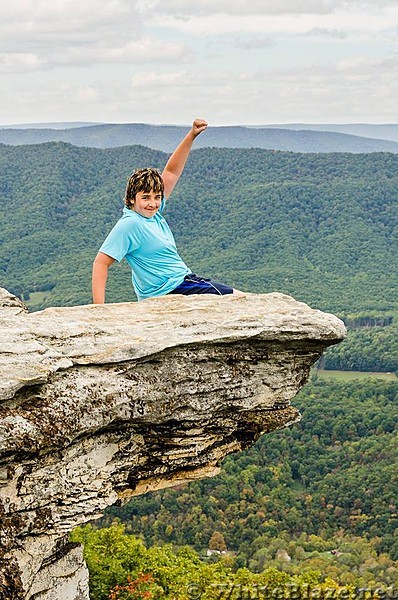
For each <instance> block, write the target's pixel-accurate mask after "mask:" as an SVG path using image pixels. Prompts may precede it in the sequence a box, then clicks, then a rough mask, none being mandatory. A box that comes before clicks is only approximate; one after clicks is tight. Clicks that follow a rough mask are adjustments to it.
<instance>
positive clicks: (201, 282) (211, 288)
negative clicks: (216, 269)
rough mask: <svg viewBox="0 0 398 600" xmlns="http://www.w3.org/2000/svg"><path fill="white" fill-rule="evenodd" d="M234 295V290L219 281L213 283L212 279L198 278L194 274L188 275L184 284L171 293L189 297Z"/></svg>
mask: <svg viewBox="0 0 398 600" xmlns="http://www.w3.org/2000/svg"><path fill="white" fill-rule="evenodd" d="M233 293H234V289H233V288H231V287H230V286H228V285H225V284H224V283H219V282H217V281H212V280H211V279H205V278H203V277H197V275H195V274H194V273H190V274H189V275H187V276H186V277H185V279H184V281H183V282H182V284H181V285H179V286H178V287H177V288H176V289H174V290H172V291H171V292H170V294H183V295H184V296H189V295H191V294H216V295H218V296H226V295H227V294H233Z"/></svg>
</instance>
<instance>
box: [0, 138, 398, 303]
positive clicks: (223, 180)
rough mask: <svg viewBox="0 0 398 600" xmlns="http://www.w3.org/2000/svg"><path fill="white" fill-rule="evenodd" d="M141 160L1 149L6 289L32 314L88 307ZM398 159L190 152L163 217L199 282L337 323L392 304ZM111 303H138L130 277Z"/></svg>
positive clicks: (68, 149) (115, 278)
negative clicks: (98, 261) (98, 263)
mask: <svg viewBox="0 0 398 600" xmlns="http://www.w3.org/2000/svg"><path fill="white" fill-rule="evenodd" d="M166 160H167V156H166V155H165V154H163V153H161V152H156V151H153V150H150V149H148V148H144V147H138V146H135V147H124V148H118V149H106V150H98V149H92V148H77V147H74V146H71V145H67V144H63V143H58V144H57V143H48V144H42V145H37V146H21V147H10V146H0V203H1V204H0V217H1V221H0V222H1V226H0V236H1V245H0V278H1V284H2V285H3V286H5V287H7V288H9V289H11V290H12V291H14V292H17V293H19V294H20V295H24V296H25V298H28V297H29V296H28V295H29V294H31V295H32V292H35V291H45V292H46V294H45V295H46V299H43V294H42V295H39V296H33V295H32V303H31V307H32V308H38V307H40V306H44V305H49V304H52V305H70V304H79V303H87V302H90V299H91V296H90V277H91V265H92V261H93V258H94V256H95V254H96V252H97V249H98V247H99V246H100V244H101V243H102V241H103V239H104V238H105V236H106V234H107V232H108V231H109V230H110V228H111V227H112V225H113V224H114V222H115V221H116V219H117V218H118V217H119V215H120V214H121V209H122V206H123V194H124V187H125V182H126V180H127V177H128V175H129V174H130V172H131V170H132V169H134V168H136V167H139V166H143V165H152V166H156V167H160V168H161V167H162V166H163V165H164V164H165V162H166ZM397 167H398V157H397V156H395V155H393V154H373V155H370V154H365V155H358V156H356V155H352V154H331V155H328V154H307V155H306V154H293V153H288V152H273V151H266V150H253V149H250V150H249V149H247V150H242V149H241V150H236V149H211V150H209V149H206V150H204V149H203V150H196V151H194V152H192V154H191V158H190V161H189V163H188V165H187V167H186V171H185V173H184V176H183V178H182V179H181V181H180V183H179V185H178V187H177V189H176V190H175V192H174V194H173V197H172V199H171V200H170V201H169V205H168V208H167V213H166V215H167V217H168V220H169V222H170V224H171V226H172V229H173V231H174V233H175V236H176V239H177V245H178V247H179V249H180V252H181V254H182V256H183V258H184V259H185V261H186V262H187V264H188V265H189V266H190V268H191V269H192V270H193V271H194V272H197V273H201V274H206V275H208V276H212V277H213V278H215V279H219V280H220V279H221V280H224V281H225V282H228V283H230V284H232V285H233V286H235V287H237V288H240V289H243V290H247V291H252V292H269V291H280V292H285V293H288V294H291V295H293V296H294V297H296V298H297V299H298V300H302V301H304V302H308V303H309V304H311V305H312V306H314V307H319V308H321V309H323V310H326V311H332V312H337V313H339V314H348V313H350V312H356V313H364V312H366V313H368V314H372V313H376V314H383V313H385V314H389V313H391V311H393V312H395V311H396V310H397V305H398V272H397V271H398V270H397V262H396V257H397V255H398V235H397V231H398V229H397V228H398V169H397ZM111 274H112V277H111V280H110V282H109V294H108V301H121V300H129V299H131V298H132V297H133V296H132V288H131V283H130V275H129V272H128V269H127V266H126V265H124V266H123V265H114V266H113V267H112V269H111Z"/></svg>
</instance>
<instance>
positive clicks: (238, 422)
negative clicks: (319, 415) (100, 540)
mask: <svg viewBox="0 0 398 600" xmlns="http://www.w3.org/2000/svg"><path fill="white" fill-rule="evenodd" d="M0 328H1V333H2V345H1V363H0V516H1V526H0V538H1V539H0V542H1V544H0V546H1V550H0V598H3V599H4V600H8V599H12V600H18V599H19V598H27V599H37V600H39V598H40V600H55V599H57V600H58V599H60V598H62V600H88V598H89V596H88V575H87V569H86V567H85V565H84V562H83V559H82V554H81V548H80V547H77V546H76V544H70V543H69V542H68V533H69V532H70V531H71V529H73V528H74V527H75V526H77V525H79V524H82V523H84V522H87V521H89V520H91V519H95V518H97V517H99V516H101V514H102V512H103V511H104V509H105V508H106V507H107V506H110V505H112V504H116V503H123V502H125V501H127V500H128V498H129V497H131V496H132V495H137V494H142V493H145V492H147V491H150V490H155V489H160V488H164V487H167V486H174V485H177V484H179V483H181V482H184V481H189V480H192V479H197V478H202V477H207V476H212V475H215V474H217V472H218V466H217V465H218V464H219V463H220V461H221V460H222V459H223V457H224V456H226V455H227V454H229V453H230V452H235V451H238V450H242V449H244V448H246V447H248V446H249V445H250V444H252V443H253V442H254V441H255V440H256V439H257V438H258V437H259V436H260V435H262V434H263V433H267V432H269V431H273V430H275V429H280V428H282V427H286V426H287V425H290V424H292V423H294V422H296V421H298V420H299V414H298V411H297V410H296V409H295V408H293V407H292V406H291V405H290V400H291V398H293V397H294V396H295V394H296V393H297V392H298V390H299V389H300V388H301V387H302V386H303V384H304V383H305V382H306V381H307V378H308V374H309V369H310V367H311V365H312V364H313V363H314V362H315V361H316V360H317V359H318V358H319V356H320V355H321V353H322V352H323V350H324V349H325V348H326V347H327V346H329V345H331V344H336V343H338V342H339V341H341V340H342V339H343V338H344V336H345V328H344V325H343V323H342V322H341V321H340V320H339V319H337V318H336V317H334V316H333V315H330V314H326V313H322V312H320V311H317V310H313V309H311V308H309V307H308V306H307V305H305V304H303V303H300V302H297V301H295V300H294V299H293V298H291V297H290V296H286V295H284V294H278V293H275V294H265V295H255V294H246V295H245V296H224V297H222V298H219V297H216V296H188V297H183V296H169V297H165V298H154V299H151V300H146V301H144V302H140V303H121V304H107V305H103V306H98V305H90V306H75V307H70V308H48V309H46V310H44V311H41V312H37V313H31V314H29V313H27V312H26V309H25V307H24V305H23V304H22V303H21V302H20V301H19V300H18V299H17V298H15V297H14V296H11V295H10V294H9V293H8V292H7V291H6V290H4V289H1V288H0Z"/></svg>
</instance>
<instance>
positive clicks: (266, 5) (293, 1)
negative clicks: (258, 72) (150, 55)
mask: <svg viewBox="0 0 398 600" xmlns="http://www.w3.org/2000/svg"><path fill="white" fill-rule="evenodd" d="M144 5H145V4H144ZM147 6H148V8H150V10H151V11H158V12H160V13H162V14H165V15H175V16H176V17H178V18H181V19H186V18H187V17H192V16H200V17H203V16H209V15H220V14H222V15H239V16H242V15H267V16H269V15H288V14H289V15H299V14H300V15H306V14H307V15H308V14H313V15H327V14H331V13H333V12H335V11H336V10H340V9H348V10H351V9H354V10H357V11H361V10H362V11H363V10H364V9H365V10H367V11H369V12H373V13H374V12H376V11H377V10H382V9H383V8H386V7H394V6H396V0H368V1H366V0H365V1H364V0H250V2H248V1H247V0H200V1H199V2H189V1H187V0H153V1H152V2H150V3H147Z"/></svg>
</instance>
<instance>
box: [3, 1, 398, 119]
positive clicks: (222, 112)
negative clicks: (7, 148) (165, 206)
mask: <svg viewBox="0 0 398 600" xmlns="http://www.w3.org/2000/svg"><path fill="white" fill-rule="evenodd" d="M0 77H1V101H0V102H1V113H0V124H1V125H7V124H16V123H40V122H59V121H62V122H65V121H90V122H107V123H132V122H135V123H137V122H138V123H156V124H166V123H167V124H181V125H182V124H188V123H190V122H192V120H193V119H194V118H195V117H202V118H205V119H207V120H208V122H209V124H210V125H265V124H270V123H297V122H300V123H358V122H366V123H396V122H398V114H397V112H398V0H374V1H368V2H366V1H361V0H197V1H196V2H192V1H191V0H101V1H100V2H99V1H98V0H1V21H0Z"/></svg>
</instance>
